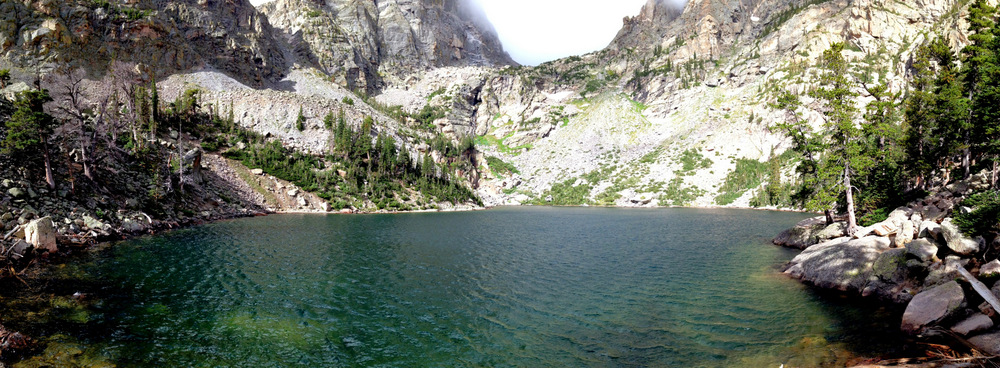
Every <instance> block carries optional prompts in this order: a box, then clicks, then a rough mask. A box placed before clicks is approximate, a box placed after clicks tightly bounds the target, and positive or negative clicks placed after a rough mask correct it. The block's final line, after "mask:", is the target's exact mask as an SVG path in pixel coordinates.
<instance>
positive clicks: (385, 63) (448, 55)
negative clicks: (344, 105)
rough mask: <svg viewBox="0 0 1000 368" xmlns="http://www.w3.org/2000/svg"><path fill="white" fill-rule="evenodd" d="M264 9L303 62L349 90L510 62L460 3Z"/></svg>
mask: <svg viewBox="0 0 1000 368" xmlns="http://www.w3.org/2000/svg"><path fill="white" fill-rule="evenodd" d="M261 11H262V12H263V13H264V14H266V15H267V16H268V17H269V18H270V19H271V21H272V22H274V24H275V25H276V26H278V27H280V28H281V29H283V30H284V33H285V37H286V38H287V39H288V41H289V42H290V44H292V45H293V46H294V49H295V53H296V55H297V57H298V61H299V62H300V63H302V64H303V65H309V66H315V67H317V68H318V69H320V70H322V71H323V72H324V73H326V74H329V75H331V76H333V77H334V79H335V80H336V81H337V82H338V83H339V84H341V85H342V86H344V87H346V88H348V89H351V90H355V89H358V90H361V91H364V92H366V93H374V92H376V91H378V90H379V89H380V88H381V87H383V86H384V85H385V83H386V82H389V83H396V84H398V83H405V81H404V80H403V79H405V78H406V77H407V76H408V75H409V74H411V73H413V72H416V71H421V70H425V69H428V68H434V67H444V66H502V65H513V64H515V63H514V61H513V60H511V58H510V56H508V55H507V53H506V52H504V51H503V47H502V46H501V44H500V40H499V39H498V38H497V35H496V31H495V30H494V29H493V26H492V25H490V24H489V23H488V22H483V21H481V20H480V19H485V16H484V15H483V14H481V12H480V11H479V10H478V9H477V8H475V7H473V6H470V5H467V4H466V3H465V2H459V1H454V0H452V1H426V0H390V1H380V2H371V1H357V0H338V1H325V2H324V1H314V0H277V1H275V2H271V3H267V4H264V5H263V6H261ZM386 78H388V79H389V80H388V81H386V80H385V79H386Z"/></svg>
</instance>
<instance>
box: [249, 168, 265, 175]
mask: <svg viewBox="0 0 1000 368" xmlns="http://www.w3.org/2000/svg"><path fill="white" fill-rule="evenodd" d="M250 173H251V174H254V175H264V170H261V169H251V170H250Z"/></svg>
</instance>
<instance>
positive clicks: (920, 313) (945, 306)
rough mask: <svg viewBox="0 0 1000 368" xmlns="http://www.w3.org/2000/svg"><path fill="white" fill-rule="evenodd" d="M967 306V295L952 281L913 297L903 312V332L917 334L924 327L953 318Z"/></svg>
mask: <svg viewBox="0 0 1000 368" xmlns="http://www.w3.org/2000/svg"><path fill="white" fill-rule="evenodd" d="M963 304H965V293H964V292H963V291H962V286H960V285H959V284H958V282H955V281H950V282H948V283H945V284H942V285H939V286H937V287H935V288H933V289H930V290H925V291H923V292H921V293H920V294H917V296H915V297H913V300H911V301H910V304H908V305H907V306H906V311H905V312H903V323H902V324H901V326H900V328H901V329H902V330H903V332H907V333H911V334H917V333H920V332H921V331H922V330H923V329H924V327H927V326H929V325H933V324H936V323H938V322H941V321H942V320H944V319H946V318H948V317H949V316H951V315H952V314H953V313H954V312H955V311H956V310H958V309H959V308H961V307H962V305H963Z"/></svg>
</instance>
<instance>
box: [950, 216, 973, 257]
mask: <svg viewBox="0 0 1000 368" xmlns="http://www.w3.org/2000/svg"><path fill="white" fill-rule="evenodd" d="M941 235H942V236H943V237H944V241H945V243H946V244H947V245H948V248H949V249H951V250H952V251H954V252H955V253H958V254H961V255H963V256H967V255H971V254H974V253H976V252H978V251H979V242H978V241H975V240H973V239H969V238H967V237H965V235H962V231H961V230H960V229H959V228H958V225H955V224H954V223H952V221H951V219H950V218H948V219H945V220H944V221H942V222H941Z"/></svg>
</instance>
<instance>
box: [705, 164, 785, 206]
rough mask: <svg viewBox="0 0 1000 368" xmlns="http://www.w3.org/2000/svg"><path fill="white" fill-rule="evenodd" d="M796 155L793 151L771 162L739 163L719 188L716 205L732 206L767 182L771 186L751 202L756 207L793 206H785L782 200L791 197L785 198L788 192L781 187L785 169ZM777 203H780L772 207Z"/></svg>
mask: <svg viewBox="0 0 1000 368" xmlns="http://www.w3.org/2000/svg"><path fill="white" fill-rule="evenodd" d="M794 155H795V153H794V152H793V151H785V153H784V154H782V155H780V156H778V157H773V158H771V159H770V160H768V161H767V162H760V161H757V160H750V159H745V158H741V159H738V160H736V167H735V168H733V171H730V172H729V173H728V174H726V179H725V181H723V183H722V186H721V187H720V188H719V195H718V196H716V197H715V203H716V204H718V205H720V206H725V205H729V204H732V203H733V202H735V201H736V200H737V199H739V198H740V197H742V196H743V194H744V193H746V191H748V190H750V189H754V188H757V187H759V186H760V185H761V184H762V183H765V182H766V183H767V185H766V186H765V187H764V188H763V189H762V191H761V192H759V193H758V194H757V195H756V196H755V197H754V199H752V200H751V205H754V206H756V207H761V206H772V205H773V206H778V205H791V204H790V203H787V204H786V203H781V201H778V199H780V198H782V197H788V195H786V194H784V193H788V191H786V190H784V189H785V188H783V185H782V183H781V168H782V167H784V166H785V164H786V163H788V162H789V161H790V160H791V157H792V156H794ZM784 187H787V186H784ZM772 199H773V200H772ZM773 201H777V202H776V203H772V202H773Z"/></svg>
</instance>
